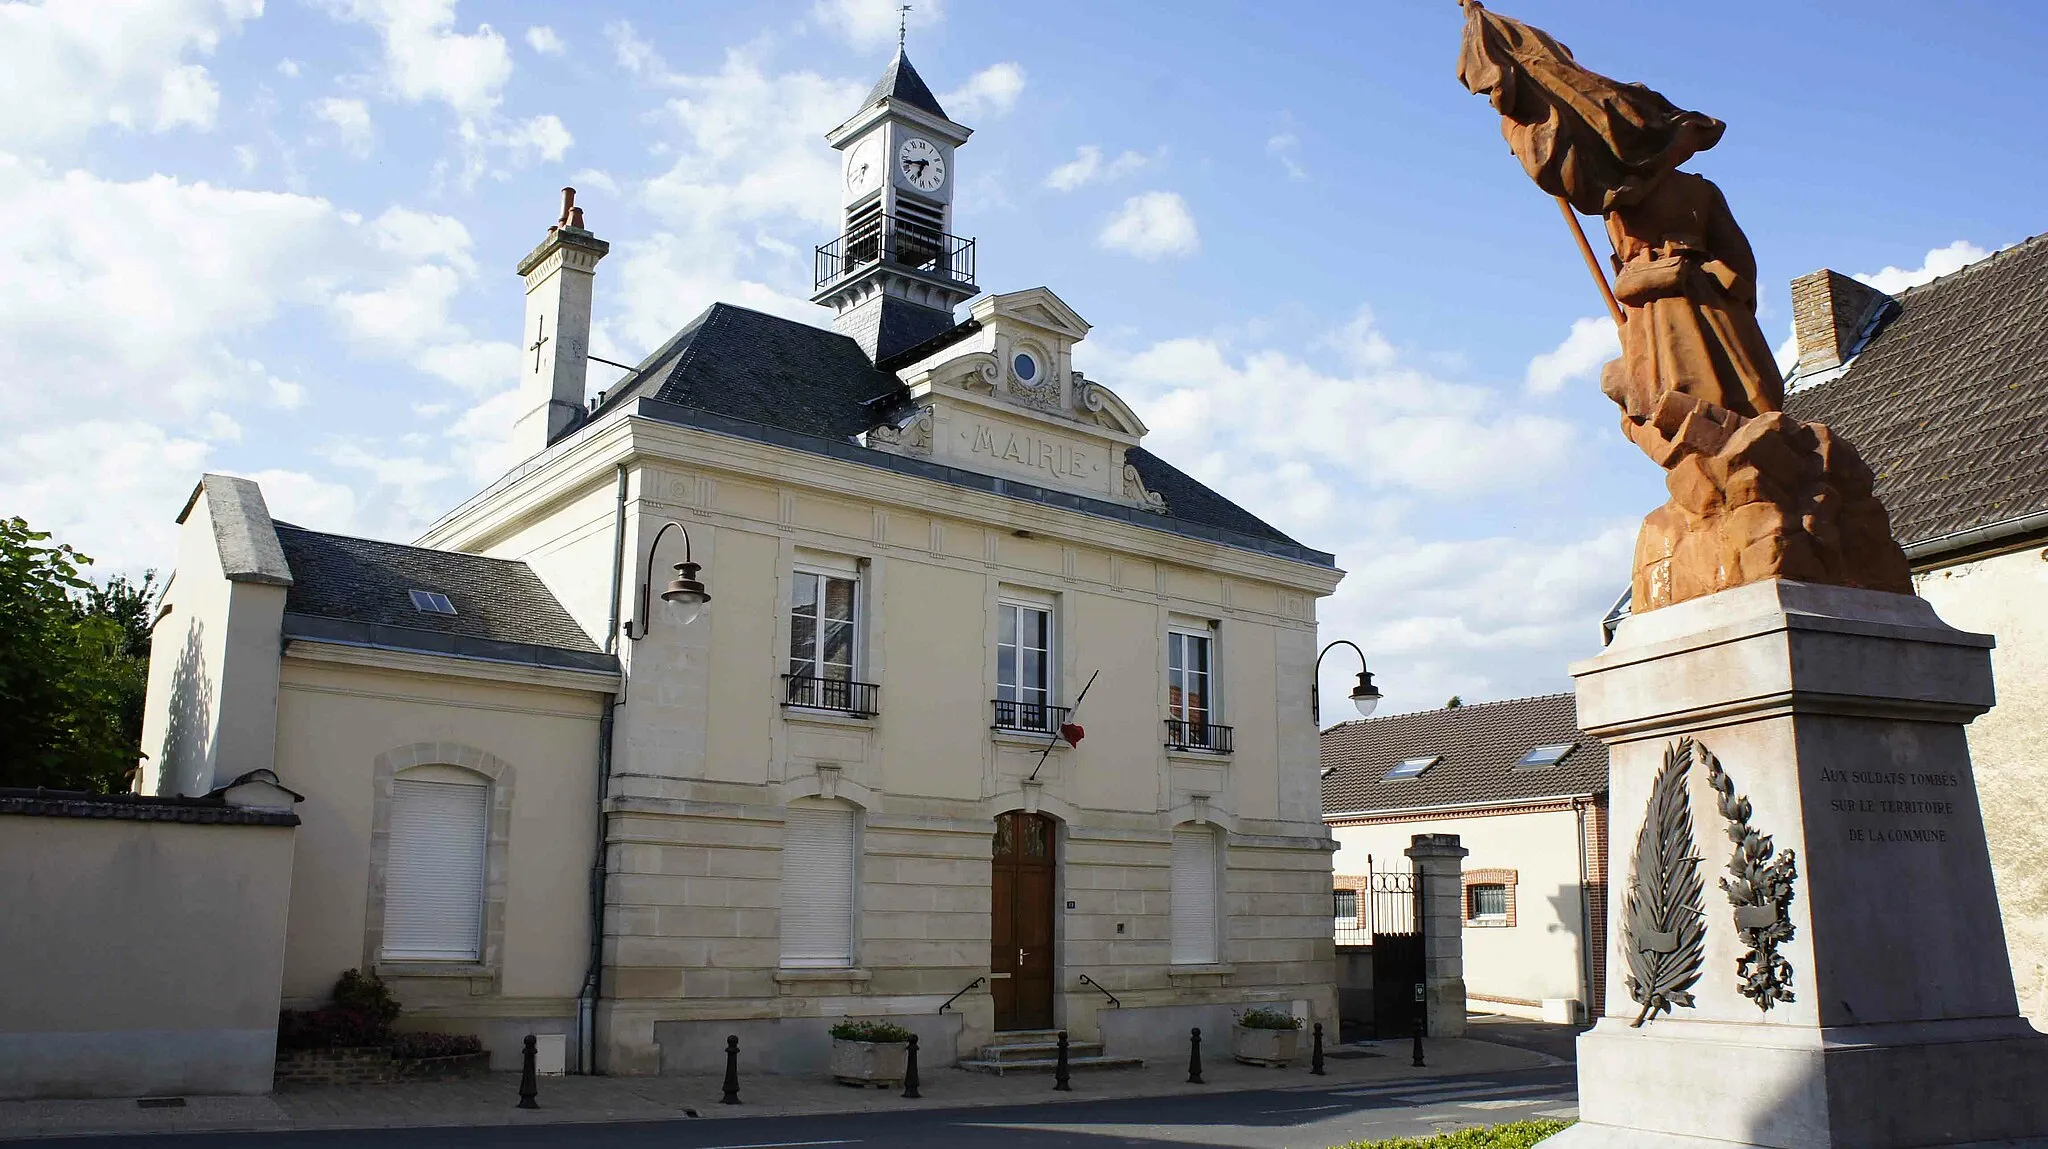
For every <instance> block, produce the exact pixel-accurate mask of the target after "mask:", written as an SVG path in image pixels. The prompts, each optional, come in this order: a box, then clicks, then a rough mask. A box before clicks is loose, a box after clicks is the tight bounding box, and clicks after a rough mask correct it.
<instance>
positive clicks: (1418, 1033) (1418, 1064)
mask: <svg viewBox="0 0 2048 1149" xmlns="http://www.w3.org/2000/svg"><path fill="white" fill-rule="evenodd" d="M1428 1016H1429V999H1428V997H1427V996H1426V995H1425V994H1424V992H1423V984H1422V983H1421V982H1419V981H1418V982H1416V983H1415V1068H1417V1069H1421V1068H1423V1065H1422V1027H1423V1025H1424V1023H1425V1021H1426V1020H1427V1018H1428Z"/></svg>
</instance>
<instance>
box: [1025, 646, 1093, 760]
mask: <svg viewBox="0 0 2048 1149" xmlns="http://www.w3.org/2000/svg"><path fill="white" fill-rule="evenodd" d="M1101 676H1102V672H1101V671H1100V670H1098V671H1096V672H1095V673H1094V674H1091V675H1089V676H1088V685H1086V686H1083V687H1082V688H1081V693H1080V695H1079V697H1077V698H1075V699H1074V705H1072V706H1070V707H1068V708H1067V717H1069V718H1072V717H1073V716H1074V711H1076V710H1079V709H1081V700H1082V699H1085V698H1087V697H1088V692H1089V691H1090V690H1093V689H1094V688H1095V680H1096V679H1097V678H1100V677H1101ZM1064 736H1065V735H1064V733H1063V732H1062V731H1058V730H1055V731H1053V732H1052V736H1051V737H1049V738H1047V739H1046V740H1045V749H1043V750H1041V751H1039V752H1038V765H1037V766H1033V767H1032V768H1031V777H1029V778H1026V779H1024V780H1025V781H1026V782H1036V781H1037V780H1038V771H1039V769H1040V768H1042V767H1043V766H1044V765H1045V759H1046V756H1047V755H1049V754H1051V753H1052V748H1053V747H1055V746H1058V745H1059V744H1060V739H1061V738H1062V737H1064Z"/></svg>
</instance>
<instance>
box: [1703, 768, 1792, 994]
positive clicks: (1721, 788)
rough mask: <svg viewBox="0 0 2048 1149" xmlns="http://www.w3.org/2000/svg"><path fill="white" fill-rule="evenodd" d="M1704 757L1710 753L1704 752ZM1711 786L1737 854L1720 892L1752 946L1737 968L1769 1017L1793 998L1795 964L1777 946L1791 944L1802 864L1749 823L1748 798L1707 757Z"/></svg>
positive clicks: (1745, 991) (1739, 934)
mask: <svg viewBox="0 0 2048 1149" xmlns="http://www.w3.org/2000/svg"><path fill="white" fill-rule="evenodd" d="M1701 753H1703V754H1706V751H1705V748H1704V747H1702V748H1701ZM1706 759H1707V782H1708V783H1709V784H1710V785H1712V786H1713V787H1714V793H1715V794H1716V795H1718V796H1719V798H1720V806H1721V816H1722V817H1723V818H1725V819H1727V821H1728V827H1727V829H1728V840H1729V841H1731V842H1733V843H1735V853H1734V855H1733V856H1732V857H1730V858H1729V859H1728V874H1729V876H1728V877H1725V878H1722V879H1721V889H1722V890H1723V891H1724V892H1725V893H1727V895H1728V901H1729V903H1730V904H1732V905H1733V906H1734V907H1735V933H1736V936H1737V937H1740V938H1741V939H1742V944H1743V945H1744V946H1746V947H1748V952H1747V953H1744V954H1743V955H1742V957H1741V958H1739V959H1738V960H1737V961H1736V963H1735V973H1736V976H1737V977H1739V978H1741V979H1742V985H1741V986H1740V987H1739V988H1740V991H1741V993H1742V996H1744V997H1746V998H1748V999H1749V1000H1751V1001H1753V1002H1755V1003H1756V1004H1757V1008H1758V1009H1761V1010H1764V1011H1765V1012H1769V1011H1770V1008H1771V1007H1772V1006H1774V1005H1776V1004H1777V1003H1779V1002H1781V1001H1785V1002H1789V1001H1792V1000H1794V998H1793V996H1792V963H1791V962H1789V961H1786V960H1785V958H1784V956H1783V955H1781V954H1780V953H1778V947H1779V946H1781V945H1784V944H1785V943H1786V942H1789V941H1791V940H1792V933H1793V927H1792V919H1791V917H1790V915H1789V913H1788V911H1789V910H1790V909H1791V906H1792V898H1793V897H1794V891H1793V888H1792V887H1793V883H1794V882H1796V881H1798V879H1799V861H1798V858H1797V857H1796V856H1795V855H1794V853H1793V851H1791V850H1786V851H1784V852H1782V853H1779V852H1777V851H1776V850H1775V848H1774V847H1773V846H1772V844H1771V836H1770V835H1769V834H1759V833H1757V832H1756V830H1755V829H1754V828H1753V827H1752V826H1750V824H1749V816H1750V813H1751V810H1750V805H1749V799H1748V798H1747V797H1745V796H1742V795H1738V794H1737V793H1736V792H1735V780H1734V779H1732V778H1730V777H1728V772H1727V771H1726V770H1723V769H1721V763H1720V760H1719V759H1716V758H1715V757H1714V756H1713V755H1712V754H1706Z"/></svg>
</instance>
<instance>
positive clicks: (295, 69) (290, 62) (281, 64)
mask: <svg viewBox="0 0 2048 1149" xmlns="http://www.w3.org/2000/svg"><path fill="white" fill-rule="evenodd" d="M277 74H278V75H280V76H283V77H284V78H285V79H287V80H296V79H298V78H299V62H298V61H297V60H294V59H292V58H291V57H289V56H287V57H285V58H284V59H282V60H279V61H278V62H277Z"/></svg>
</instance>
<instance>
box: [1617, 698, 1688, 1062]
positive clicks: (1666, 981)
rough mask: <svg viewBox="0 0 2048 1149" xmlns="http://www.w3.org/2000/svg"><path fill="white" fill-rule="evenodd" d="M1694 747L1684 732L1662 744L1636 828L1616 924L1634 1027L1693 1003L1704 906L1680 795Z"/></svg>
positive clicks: (1684, 802) (1684, 801) (1684, 798)
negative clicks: (1623, 907) (1634, 1006)
mask: <svg viewBox="0 0 2048 1149" xmlns="http://www.w3.org/2000/svg"><path fill="white" fill-rule="evenodd" d="M1696 749H1698V743H1696V742H1694V741H1693V740H1692V739H1690V738H1681V739H1679V740H1678V743H1677V745H1675V746H1671V747H1667V748H1666V749H1665V751H1664V766H1663V768H1662V769H1660V770H1658V771H1657V780H1656V781H1655V782H1654V783H1652V784H1651V786H1650V803H1649V808H1648V809H1647V810H1646V811H1645V812H1644V814H1643V827H1642V829H1641V830H1639V831H1638V832H1637V833H1636V851H1635V857H1634V859H1633V860H1632V861H1631V863H1630V866H1629V876H1628V910H1627V913H1626V914H1625V915H1624V916H1623V918H1622V928H1621V935H1622V950H1623V952H1624V954H1625V956H1626V957H1627V958H1628V968H1629V973H1628V977H1627V979H1626V981H1627V984H1628V994H1629V996H1630V997H1631V998H1633V999H1635V1001H1636V1002H1637V1003H1638V1004H1640V1005H1641V1006H1642V1007H1643V1008H1642V1010H1641V1011H1640V1012H1638V1013H1637V1014H1636V1019H1635V1020H1634V1021H1633V1022H1630V1023H1629V1024H1630V1025H1631V1026H1632V1027H1636V1028H1640V1027H1641V1026H1642V1025H1643V1023H1644V1022H1647V1021H1649V1020H1651V1019H1653V1018H1655V1017H1656V1016H1657V1015H1658V1014H1659V1013H1669V1012H1671V1010H1672V1007H1674V1006H1681V1005H1682V1006H1685V1007H1686V1008H1688V1009H1690V1008H1692V1005H1693V997H1692V994H1691V993H1690V992H1689V991H1690V990H1691V989H1692V987H1693V985H1694V984H1695V983H1697V982H1698V981H1699V980H1700V973H1701V970H1702V967H1703V965H1704V964H1705V960H1706V935H1707V923H1706V907H1705V906H1704V905H1703V904H1702V902H1701V894H1702V890H1703V884H1702V882H1701V881H1700V859H1699V852H1698V848H1697V846H1696V845H1695V843H1694V841H1693V836H1692V806H1691V803H1690V802H1689V801H1688V799H1687V796H1686V775H1687V774H1688V773H1689V772H1690V771H1691V769H1692V761H1693V754H1694V751H1695V750H1696Z"/></svg>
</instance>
